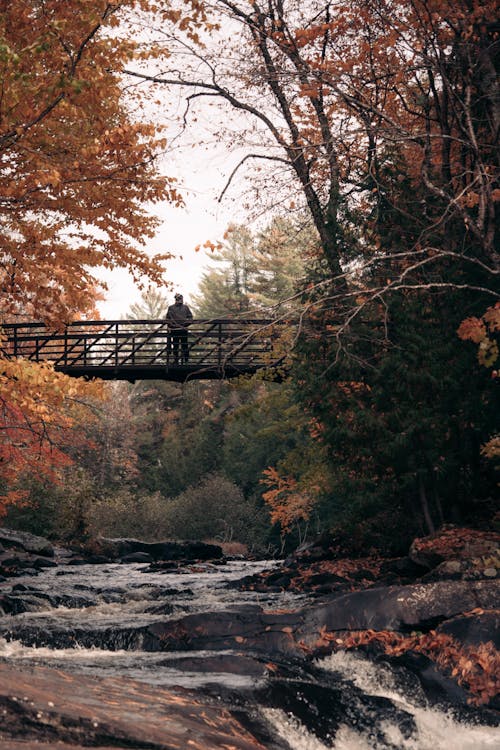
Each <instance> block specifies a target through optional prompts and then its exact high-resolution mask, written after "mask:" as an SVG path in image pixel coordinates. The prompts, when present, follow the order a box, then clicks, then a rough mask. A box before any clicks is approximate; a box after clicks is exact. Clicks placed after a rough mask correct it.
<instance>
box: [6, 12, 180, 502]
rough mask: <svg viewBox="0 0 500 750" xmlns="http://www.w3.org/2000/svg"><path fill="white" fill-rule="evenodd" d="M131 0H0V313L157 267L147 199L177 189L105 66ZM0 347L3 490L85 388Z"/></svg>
mask: <svg viewBox="0 0 500 750" xmlns="http://www.w3.org/2000/svg"><path fill="white" fill-rule="evenodd" d="M134 7H137V8H140V9H141V10H142V12H147V11H148V8H149V3H148V2H145V1H143V0H141V1H140V2H133V1H131V2H128V1H126V2H118V3H110V2H105V1H104V0H78V2H72V3H61V2H58V1H57V0H43V1H42V0H9V2H6V1H5V0H3V1H2V2H0V68H1V91H0V93H1V95H0V225H1V229H0V290H1V295H0V323H1V322H9V321H12V320H17V319H19V318H21V319H23V320H26V319H35V320H38V319H43V320H44V321H46V322H47V323H49V324H50V325H52V326H54V327H57V326H62V325H64V324H65V323H67V322H69V321H70V320H72V319H74V318H75V317H78V316H81V315H83V314H86V313H89V312H91V311H93V309H94V306H95V301H96V294H97V291H98V287H99V286H100V285H99V282H98V272H99V269H101V268H103V269H113V268H116V267H119V266H122V267H125V268H128V269H129V271H130V272H131V273H132V274H133V276H134V277H135V278H136V279H137V280H140V279H141V277H143V276H149V278H150V279H151V280H152V281H154V282H158V283H161V281H162V274H163V271H164V267H163V264H162V262H161V259H160V258H154V259H150V258H148V256H147V255H146V253H145V252H144V250H143V249H142V247H141V246H143V245H144V243H145V241H146V239H147V238H148V237H151V236H152V234H153V232H154V229H155V226H156V221H155V220H154V218H152V217H151V215H150V213H149V211H148V210H147V209H146V204H149V205H151V204H153V203H155V202H157V201H159V200H164V199H167V200H171V201H174V202H178V201H179V197H178V195H177V193H176V192H175V190H174V189H173V187H172V185H171V184H170V181H169V180H168V179H167V178H165V177H162V176H160V175H159V174H158V172H157V171H156V167H155V162H156V158H157V156H158V154H159V153H160V152H161V151H162V149H163V148H164V140H163V138H162V137H161V136H158V135H157V133H156V131H155V128H154V127H153V126H152V125H150V124H149V123H147V122H144V121H142V120H141V121H140V120H138V119H137V118H135V117H134V116H133V115H132V114H131V113H132V107H131V105H130V97H127V98H125V97H124V93H123V91H124V90H123V85H122V82H121V77H120V74H119V72H114V71H118V70H119V69H120V68H122V67H123V66H124V65H125V64H126V62H127V61H128V62H130V60H131V58H132V57H133V56H134V54H135V50H136V49H137V45H136V44H135V42H133V41H131V40H130V39H126V38H125V35H124V26H123V21H124V15H123V14H124V13H125V12H126V11H130V10H131V9H133V8H134ZM120 23H122V25H120ZM0 361H1V370H0V389H1V402H0V405H1V415H0V477H1V480H0V481H1V482H2V487H1V490H0V495H2V496H3V497H4V498H7V497H10V498H11V499H12V498H14V497H15V495H14V494H12V493H11V494H10V495H9V492H10V490H9V488H10V487H11V484H12V478H13V476H18V477H19V476H20V475H21V474H22V471H23V470H24V468H27V467H29V466H30V465H32V464H34V466H35V467H41V470H43V471H46V472H50V469H51V466H52V467H54V466H57V465H59V464H61V463H63V462H64V461H66V459H65V458H64V451H63V450H62V448H63V446H64V440H63V439H62V436H63V434H64V435H66V437H67V436H68V435H69V434H70V433H71V430H69V431H68V430H67V428H69V427H71V426H72V424H74V423H75V422H74V419H75V414H76V412H77V410H76V409H74V408H73V407H72V404H73V405H76V404H78V403H81V398H80V396H81V394H82V391H84V390H85V388H84V386H83V384H81V383H76V382H74V381H73V382H72V383H70V381H69V380H67V379H65V378H63V376H55V375H54V374H52V373H51V371H50V368H49V367H45V366H43V367H39V366H38V365H35V364H32V363H28V362H23V361H8V362H4V361H2V360H0ZM72 415H73V416H72ZM36 470H38V469H37V468H35V471H36ZM19 491H22V490H19Z"/></svg>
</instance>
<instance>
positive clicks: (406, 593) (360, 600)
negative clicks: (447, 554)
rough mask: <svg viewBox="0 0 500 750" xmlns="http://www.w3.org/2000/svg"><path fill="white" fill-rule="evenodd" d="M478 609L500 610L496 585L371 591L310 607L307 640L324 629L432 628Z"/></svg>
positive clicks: (447, 583) (306, 619)
mask: <svg viewBox="0 0 500 750" xmlns="http://www.w3.org/2000/svg"><path fill="white" fill-rule="evenodd" d="M475 607H482V608H484V609H493V608H497V607H500V587H499V586H498V584H497V583H496V582H495V581H439V582H436V583H422V584H414V585H410V586H389V587H381V588H371V589H367V590H365V591H356V592H353V593H352V594H344V595H343V596H339V597H336V598H335V599H333V600H332V601H329V602H326V603H323V604H321V605H317V606H315V607H311V608H310V609H308V610H307V611H306V612H305V616H304V623H305V624H304V637H305V638H306V639H310V638H311V635H312V634H317V633H319V632H320V631H321V630H322V629H326V630H327V631H335V630H366V629H368V628H372V629H374V630H403V631H404V630H405V629H408V628H409V627H411V628H415V627H418V628H419V629H429V628H430V627H435V626H436V625H437V624H439V622H442V621H443V620H445V619H448V618H450V617H454V616H455V615H458V614H461V613H463V612H467V611H469V610H471V609H474V608H475Z"/></svg>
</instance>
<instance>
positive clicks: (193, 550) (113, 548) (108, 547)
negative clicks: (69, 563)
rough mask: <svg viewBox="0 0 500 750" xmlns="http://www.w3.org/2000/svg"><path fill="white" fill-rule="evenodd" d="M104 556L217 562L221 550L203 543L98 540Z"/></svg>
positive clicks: (221, 553) (213, 545) (215, 545)
mask: <svg viewBox="0 0 500 750" xmlns="http://www.w3.org/2000/svg"><path fill="white" fill-rule="evenodd" d="M99 545H100V547H101V550H102V552H103V554H104V555H108V556H109V557H111V558H113V559H120V558H123V557H124V556H126V555H131V554H135V553H136V552H144V553H146V554H148V555H150V556H151V558H152V560H155V561H156V560H173V561H179V560H183V561H184V560H219V559H221V558H222V557H223V552H222V548H221V547H219V545H217V544H207V543H205V542H170V541H164V542H143V541H141V540H140V539H107V538H104V537H102V538H101V539H99Z"/></svg>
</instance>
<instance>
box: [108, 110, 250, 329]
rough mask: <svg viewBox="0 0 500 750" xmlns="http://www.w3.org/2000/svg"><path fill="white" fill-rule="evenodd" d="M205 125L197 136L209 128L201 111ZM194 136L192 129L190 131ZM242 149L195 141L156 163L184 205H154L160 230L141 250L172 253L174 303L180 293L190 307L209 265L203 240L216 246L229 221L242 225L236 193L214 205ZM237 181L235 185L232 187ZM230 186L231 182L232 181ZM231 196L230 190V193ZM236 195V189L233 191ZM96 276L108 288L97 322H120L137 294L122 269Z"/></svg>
mask: <svg viewBox="0 0 500 750" xmlns="http://www.w3.org/2000/svg"><path fill="white" fill-rule="evenodd" d="M204 114H205V118H206V119H205V122H203V120H202V118H200V120H201V122H200V121H199V122H198V123H197V130H198V132H200V131H204V132H205V133H206V131H207V130H208V129H209V127H210V117H209V115H208V114H207V112H206V111H205V113H204ZM194 137H196V129H195V133H194ZM241 153H242V150H241V149H238V148H235V149H232V150H229V149H228V148H227V147H225V146H224V145H222V144H220V143H218V144H216V145H215V144H214V143H213V141H212V143H210V144H209V145H202V143H201V138H200V143H199V145H197V144H196V141H194V147H193V141H191V142H190V143H189V145H188V146H186V147H184V148H182V147H180V148H178V149H176V150H173V151H172V152H171V153H168V154H167V155H166V156H165V157H164V158H163V160H162V162H161V163H160V165H159V167H160V171H161V172H164V173H165V174H167V175H169V176H170V177H175V179H176V180H177V183H176V185H175V186H176V188H177V189H178V191H179V192H180V194H181V195H182V197H183V200H184V203H185V206H184V207H183V208H177V207H175V206H173V205H171V204H169V203H167V202H164V203H159V204H155V205H154V206H153V207H152V209H151V212H152V213H153V214H154V215H155V216H156V217H159V218H160V220H161V222H162V223H161V226H160V227H159V228H158V230H157V233H156V235H155V237H154V238H152V239H150V240H148V241H147V244H146V246H145V247H144V249H145V251H146V252H147V253H148V254H151V255H154V254H157V253H164V252H171V253H173V254H174V255H175V256H176V259H174V260H170V261H167V264H166V267H167V271H166V274H165V279H166V281H169V282H172V284H173V288H172V289H171V290H166V291H165V293H166V295H167V297H168V298H169V299H170V300H171V301H172V302H173V301H174V299H173V297H174V294H175V292H177V291H180V292H181V293H182V294H183V295H184V298H185V302H187V303H189V298H190V297H191V296H192V295H193V294H195V293H197V291H198V283H199V281H200V279H201V277H202V275H203V272H204V270H207V269H208V268H209V267H210V266H211V265H212V264H211V261H210V252H209V251H207V250H203V249H200V250H199V251H196V250H195V248H196V247H197V246H198V245H203V243H205V242H206V241H207V240H210V241H212V242H217V241H220V240H222V239H223V235H224V232H225V231H226V229H227V227H228V225H229V224H230V223H231V222H237V223H238V222H242V223H243V222H244V221H245V218H244V214H243V212H242V211H241V210H238V204H239V201H238V199H237V198H235V192H234V191H233V194H232V197H231V194H230V193H229V194H227V195H226V197H225V198H224V200H223V201H222V202H219V201H218V197H219V195H220V194H221V193H222V191H223V189H224V187H225V185H226V182H227V179H228V176H229V175H230V174H231V172H232V170H233V169H234V167H235V166H236V164H237V163H238V162H239V160H240V159H241ZM237 182H238V181H237V180H235V181H234V185H236V183H237ZM232 185H233V183H232ZM230 192H231V191H230ZM236 192H237V191H236ZM99 278H100V279H102V280H104V281H105V282H106V284H107V285H108V292H107V294H106V299H105V301H103V302H100V303H99V304H98V309H99V312H100V315H101V318H102V319H104V320H114V319H120V318H123V317H124V316H125V315H126V313H127V311H128V309H129V307H130V305H132V304H133V303H135V302H138V301H139V300H140V298H141V292H140V290H139V289H138V288H137V287H136V285H135V284H134V281H133V279H132V277H131V276H130V274H128V272H127V271H125V270H122V269H116V270H113V271H111V272H110V271H102V272H100V273H99Z"/></svg>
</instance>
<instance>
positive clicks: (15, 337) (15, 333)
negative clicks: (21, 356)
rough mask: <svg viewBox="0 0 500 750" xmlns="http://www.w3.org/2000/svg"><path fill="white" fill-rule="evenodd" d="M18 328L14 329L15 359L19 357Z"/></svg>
mask: <svg viewBox="0 0 500 750" xmlns="http://www.w3.org/2000/svg"><path fill="white" fill-rule="evenodd" d="M17 352H18V348H17V326H16V327H15V328H14V357H17Z"/></svg>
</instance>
